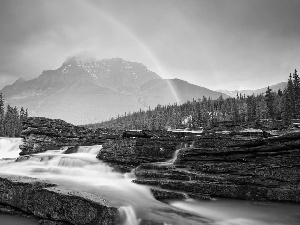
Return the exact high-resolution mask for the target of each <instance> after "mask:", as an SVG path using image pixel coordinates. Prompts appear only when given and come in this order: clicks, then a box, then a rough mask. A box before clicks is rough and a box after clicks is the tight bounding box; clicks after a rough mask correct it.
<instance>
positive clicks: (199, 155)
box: [134, 132, 300, 203]
mask: <svg viewBox="0 0 300 225" xmlns="http://www.w3.org/2000/svg"><path fill="white" fill-rule="evenodd" d="M299 165H300V132H295V133H288V134H284V135H281V136H278V137H269V138H261V137H258V138H255V139H249V138H246V139H245V138H240V136H239V134H237V135H231V136H230V135H220V134H214V135H205V136H201V137H198V138H197V139H194V144H193V147H190V148H183V149H182V150H180V152H179V154H178V157H177V160H176V161H175V163H174V164H172V165H163V166H161V165H159V164H155V163H150V164H149V163H146V164H142V165H140V166H139V167H137V168H136V169H135V175H136V176H137V179H136V180H135V181H134V182H135V183H139V184H147V185H154V186H159V187H160V188H163V189H167V190H173V191H177V192H178V191H179V192H184V193H186V194H187V195H188V196H190V197H191V198H197V199H210V198H211V197H226V198H236V199H248V200H258V201H279V202H293V203H300V197H299V196H300V169H299Z"/></svg>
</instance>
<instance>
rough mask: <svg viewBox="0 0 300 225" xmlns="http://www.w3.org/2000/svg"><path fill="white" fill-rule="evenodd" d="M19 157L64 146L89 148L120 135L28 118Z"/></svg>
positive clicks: (45, 119)
mask: <svg viewBox="0 0 300 225" xmlns="http://www.w3.org/2000/svg"><path fill="white" fill-rule="evenodd" d="M21 135H22V137H23V144H22V145H21V146H20V149H21V150H22V151H21V153H20V155H27V154H33V153H39V152H44V151H46V150H55V149H56V150H57V149H60V148H61V147H64V146H90V145H99V144H103V143H104V142H106V141H107V140H109V139H118V138H119V137H120V135H121V134H118V133H117V132H114V133H112V132H111V131H109V130H102V129H97V130H95V131H94V130H90V129H86V128H84V127H80V126H74V125H72V124H70V123H67V122H65V121H63V120H59V119H48V118H44V117H28V118H26V120H25V121H24V122H23V130H22V133H21Z"/></svg>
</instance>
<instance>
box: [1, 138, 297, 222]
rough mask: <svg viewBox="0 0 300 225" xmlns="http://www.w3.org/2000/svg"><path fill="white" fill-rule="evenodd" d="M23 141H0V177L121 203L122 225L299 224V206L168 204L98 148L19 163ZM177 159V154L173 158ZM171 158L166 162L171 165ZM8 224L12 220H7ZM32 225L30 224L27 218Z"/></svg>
mask: <svg viewBox="0 0 300 225" xmlns="http://www.w3.org/2000/svg"><path fill="white" fill-rule="evenodd" d="M21 142H22V141H21V139H16V138H14V139H12V138H10V139H9V138H0V173H4V174H15V175H24V176H29V177H34V178H38V179H42V180H46V181H50V182H53V183H57V184H58V185H61V186H66V187H68V188H70V189H74V190H80V191H86V192H89V193H93V194H96V195H101V196H103V197H104V198H106V199H108V200H109V201H110V202H111V203H115V204H118V205H122V206H123V207H122V208H121V209H120V214H121V215H123V217H124V220H123V224H122V225H139V223H140V218H145V219H158V220H162V221H164V222H165V224H173V225H180V224H184V225H188V224H191V225H195V224H216V225H271V224H272V225H273V224H276V225H299V224H300V205H297V204H283V203H269V202H268V203H266V202H253V201H242V200H231V199H215V200H214V201H197V200H193V199H187V200H184V201H178V200H177V201H176V200H173V201H168V202H166V203H162V202H160V201H157V200H155V199H154V198H153V196H152V194H151V192H150V188H149V187H148V186H144V185H138V184H135V183H132V182H131V181H132V179H134V174H133V173H127V174H120V173H117V172H114V170H113V169H112V168H111V167H109V166H108V165H107V164H105V163H103V162H102V161H100V160H98V159H96V155H97V153H98V152H99V150H100V149H101V146H100V145H96V146H89V147H80V148H79V150H78V152H77V153H73V154H64V151H65V149H61V150H53V151H47V152H44V153H39V154H34V155H32V156H31V157H30V158H29V159H28V160H25V161H21V162H15V161H14V160H15V158H17V157H18V155H19V152H20V149H19V144H20V143H21ZM174 157H176V154H175V155H174ZM173 162H174V160H173V159H170V160H169V161H168V162H167V163H173ZM170 209H180V210H184V211H188V212H191V213H193V214H195V215H198V216H199V218H200V217H201V218H203V219H202V220H194V219H192V218H187V217H184V216H178V215H176V214H174V213H173V212H172V211H170ZM7 221H10V222H7ZM18 221H19V218H18V217H10V216H4V215H0V224H1V225H2V224H25V223H22V221H21V222H20V221H19V222H18ZM28 224H32V220H30V221H29V220H28Z"/></svg>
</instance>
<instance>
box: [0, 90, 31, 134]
mask: <svg viewBox="0 0 300 225" xmlns="http://www.w3.org/2000/svg"><path fill="white" fill-rule="evenodd" d="M25 117H28V112H27V110H26V111H24V109H23V108H21V110H20V111H18V109H17V107H12V106H10V105H9V104H7V106H6V109H5V105H4V99H3V96H2V93H0V137H1V136H2V137H3V136H4V137H19V136H20V134H21V123H22V121H23V119H24V118H25Z"/></svg>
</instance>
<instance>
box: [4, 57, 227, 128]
mask: <svg viewBox="0 0 300 225" xmlns="http://www.w3.org/2000/svg"><path fill="white" fill-rule="evenodd" d="M170 85H171V86H172V87H173V88H171V86H170ZM173 91H175V92H176V95H177V98H178V99H176V97H175V95H174V93H173ZM0 92H2V93H3V96H4V98H5V99H6V100H7V101H8V102H9V103H10V104H11V105H16V106H18V107H20V106H23V107H25V108H28V110H29V114H30V115H31V116H44V117H48V118H58V119H63V120H66V121H68V122H71V123H74V124H86V123H93V122H101V121H102V120H107V119H109V118H111V117H115V116H117V115H118V114H123V113H125V112H129V111H130V112H133V111H138V110H140V109H147V108H149V107H151V108H154V107H156V106H157V105H158V104H173V103H175V102H176V101H177V100H179V101H180V102H181V103H183V102H186V101H188V100H192V99H196V100H197V99H198V98H202V97H203V96H205V97H207V98H208V97H211V98H212V99H216V98H218V97H219V96H220V95H221V94H222V93H221V92H216V91H212V90H209V89H207V88H204V87H200V86H197V85H193V84H190V83H188V82H186V81H184V80H180V79H167V80H165V79H162V78H161V77H160V76H159V75H157V74H156V73H154V72H152V71H150V70H149V69H148V68H147V67H146V66H144V65H143V64H141V63H137V62H130V61H126V60H124V59H121V58H112V59H102V60H97V59H93V58H86V57H85V58H79V57H70V58H68V59H67V60H66V61H65V62H64V63H63V64H62V65H61V66H60V67H59V68H58V69H55V70H44V71H43V72H42V74H41V75H39V76H38V77H37V78H35V79H32V80H28V81H26V80H24V79H22V78H20V79H18V80H17V81H16V82H14V83H13V84H12V85H7V86H5V87H4V88H3V89H2V90H1V91H0ZM223 97H224V98H226V97H229V96H228V95H226V94H223Z"/></svg>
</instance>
